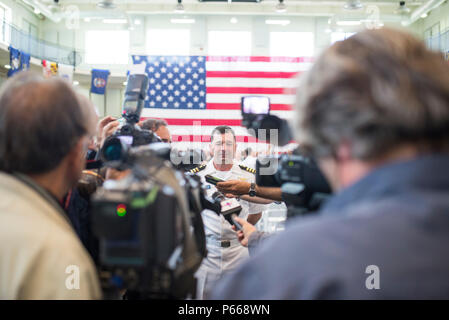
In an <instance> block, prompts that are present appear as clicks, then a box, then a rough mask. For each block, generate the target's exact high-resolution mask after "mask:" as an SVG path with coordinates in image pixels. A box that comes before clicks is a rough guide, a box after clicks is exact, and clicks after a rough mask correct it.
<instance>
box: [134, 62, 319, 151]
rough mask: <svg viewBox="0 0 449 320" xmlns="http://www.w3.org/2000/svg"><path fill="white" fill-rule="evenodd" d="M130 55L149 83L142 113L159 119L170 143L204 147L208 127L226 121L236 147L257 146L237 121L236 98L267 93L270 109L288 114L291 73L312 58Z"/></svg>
mask: <svg viewBox="0 0 449 320" xmlns="http://www.w3.org/2000/svg"><path fill="white" fill-rule="evenodd" d="M132 59H133V64H134V66H138V67H140V69H145V72H146V73H147V75H148V77H149V82H150V86H149V89H148V95H147V98H146V101H145V108H144V110H143V112H142V117H143V118H161V119H165V120H166V121H167V123H168V125H169V129H170V132H171V134H172V140H173V142H174V144H175V145H176V147H178V148H185V147H194V148H203V149H204V148H206V145H207V144H208V143H209V142H210V134H211V132H212V130H213V128H215V127H216V126H218V125H228V126H230V127H232V128H233V129H234V131H235V133H236V136H237V142H239V149H241V150H242V149H243V148H246V147H252V148H253V150H255V149H256V148H258V147H260V145H261V143H258V141H257V140H256V139H255V138H254V137H251V136H249V135H248V133H247V131H246V129H245V128H244V127H242V126H241V111H240V101H241V97H242V96H268V97H269V98H270V101H271V110H272V111H271V113H272V114H275V115H277V116H279V117H281V118H284V119H291V118H292V114H291V113H292V105H293V103H294V101H295V97H296V94H295V88H296V86H297V76H298V75H299V74H301V72H303V71H305V70H307V69H308V68H309V67H310V66H311V64H312V60H313V59H312V58H311V57H300V58H292V57H256V56H250V57H243V56H238V57H225V56H139V55H134V56H132ZM192 144H193V146H192ZM263 145H265V144H263Z"/></svg>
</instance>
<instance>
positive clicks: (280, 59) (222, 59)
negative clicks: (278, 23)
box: [206, 56, 313, 63]
mask: <svg viewBox="0 0 449 320" xmlns="http://www.w3.org/2000/svg"><path fill="white" fill-rule="evenodd" d="M206 61H211V62H288V63H305V62H313V57H228V56H208V57H207V58H206Z"/></svg>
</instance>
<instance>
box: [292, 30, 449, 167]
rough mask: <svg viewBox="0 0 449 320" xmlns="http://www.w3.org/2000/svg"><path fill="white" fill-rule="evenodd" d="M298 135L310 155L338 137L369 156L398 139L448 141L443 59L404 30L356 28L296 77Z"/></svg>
mask: <svg viewBox="0 0 449 320" xmlns="http://www.w3.org/2000/svg"><path fill="white" fill-rule="evenodd" d="M297 111H298V112H297V116H298V118H297V121H296V123H297V125H298V132H297V133H298V136H297V139H298V142H299V143H300V144H302V145H303V147H304V148H305V149H306V150H308V151H310V152H311V153H312V154H313V155H315V156H316V157H327V156H335V154H336V151H337V148H338V146H339V145H340V144H341V143H342V142H348V143H349V144H350V145H351V152H352V156H353V157H354V158H357V159H362V160H368V159H374V158H376V157H378V156H382V155H383V154H385V153H386V152H389V151H391V150H393V149H394V148H395V147H397V146H399V145H401V144H413V145H416V146H417V148H418V150H421V148H422V149H423V150H429V149H432V150H437V149H438V150H442V149H446V148H448V141H449V139H448V138H449V65H448V63H447V62H446V61H444V59H443V57H442V55H441V54H439V53H437V52H433V51H430V50H429V49H427V48H426V47H425V45H424V43H422V42H421V41H419V40H418V39H416V38H414V37H413V36H412V35H410V34H407V33H405V32H402V31H398V30H393V29H388V28H383V29H379V30H368V31H363V32H360V33H358V34H356V35H354V36H352V37H350V38H348V39H346V40H345V41H342V42H337V43H336V44H334V45H333V46H331V47H330V48H329V49H327V50H326V51H325V52H324V53H323V54H322V55H321V56H320V57H319V58H318V59H317V61H316V63H315V64H314V66H313V67H312V68H311V70H310V71H309V72H308V73H307V74H306V75H304V76H303V78H302V79H301V85H300V88H299V90H298V99H297Z"/></svg>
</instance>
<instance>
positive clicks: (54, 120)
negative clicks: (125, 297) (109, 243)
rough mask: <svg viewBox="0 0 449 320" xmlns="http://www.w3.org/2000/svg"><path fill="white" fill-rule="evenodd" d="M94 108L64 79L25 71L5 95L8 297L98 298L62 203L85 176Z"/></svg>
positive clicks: (1, 248)
mask: <svg viewBox="0 0 449 320" xmlns="http://www.w3.org/2000/svg"><path fill="white" fill-rule="evenodd" d="M92 112H93V110H92V109H91V108H86V105H85V104H83V103H82V102H80V101H79V99H78V97H77V96H76V94H75V92H74V91H73V90H72V89H71V88H70V86H69V85H68V84H67V83H66V81H65V80H63V79H58V78H52V79H49V80H44V79H42V77H40V76H38V75H35V74H33V73H29V72H23V73H21V74H18V75H16V76H14V77H12V78H11V79H10V80H8V81H7V82H6V84H5V85H4V86H3V89H2V92H1V94H0V171H1V173H0V190H1V191H0V207H1V209H0V229H1V230H0V240H1V241H0V243H1V244H0V257H1V258H0V277H1V279H2V283H1V286H0V298H1V299H99V298H101V291H100V287H99V283H98V278H97V273H96V270H95V267H94V265H93V263H92V260H91V258H90V257H89V254H88V253H87V252H86V250H85V249H84V248H83V246H82V244H81V242H80V240H79V239H78V237H77V235H76V234H75V232H74V229H73V227H72V226H71V224H70V221H69V219H68V217H67V215H66V213H65V212H64V211H63V209H62V207H61V206H60V204H59V203H58V202H59V201H61V199H62V197H63V196H64V195H65V194H66V193H67V192H68V191H69V190H70V188H72V187H73V186H74V185H75V184H76V183H77V181H78V179H79V178H80V175H81V171H82V169H83V167H84V164H85V156H86V152H87V147H88V144H89V140H90V139H91V137H92V135H94V133H95V123H94V121H91V120H92V119H94V118H95V117H94V115H92Z"/></svg>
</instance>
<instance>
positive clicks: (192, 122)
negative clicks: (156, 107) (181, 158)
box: [140, 117, 242, 127]
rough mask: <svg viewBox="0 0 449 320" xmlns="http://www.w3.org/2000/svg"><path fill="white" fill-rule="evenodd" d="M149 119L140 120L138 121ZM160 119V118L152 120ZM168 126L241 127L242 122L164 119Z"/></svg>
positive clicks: (232, 120)
mask: <svg viewBox="0 0 449 320" xmlns="http://www.w3.org/2000/svg"><path fill="white" fill-rule="evenodd" d="M145 119H149V118H148V117H142V118H140V121H143V120H145ZM152 119H160V118H152ZM164 120H165V121H166V122H167V124H168V125H169V126H235V127H237V126H239V127H241V126H242V121H241V120H237V119H169V118H165V119H164Z"/></svg>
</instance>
